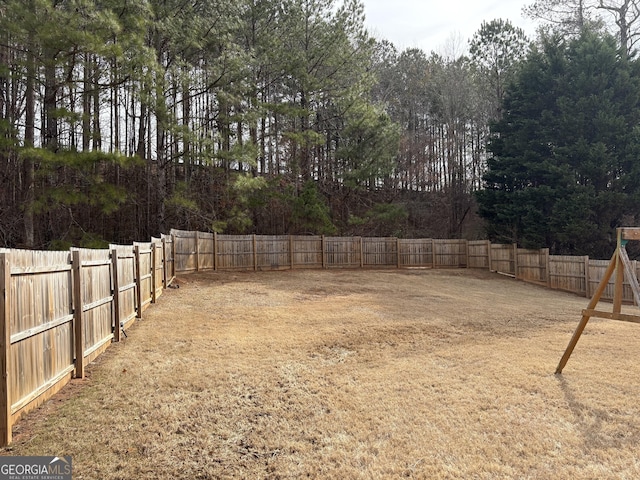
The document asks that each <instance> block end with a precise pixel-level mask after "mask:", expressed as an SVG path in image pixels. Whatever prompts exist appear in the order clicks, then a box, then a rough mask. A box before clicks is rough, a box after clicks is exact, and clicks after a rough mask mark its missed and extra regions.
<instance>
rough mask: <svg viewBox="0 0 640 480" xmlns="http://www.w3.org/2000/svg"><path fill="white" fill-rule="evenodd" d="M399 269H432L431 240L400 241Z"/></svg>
mask: <svg viewBox="0 0 640 480" xmlns="http://www.w3.org/2000/svg"><path fill="white" fill-rule="evenodd" d="M398 243H399V248H400V264H399V266H400V267H423V268H424V267H433V240H432V239H430V238H422V239H404V238H403V239H400V240H398Z"/></svg>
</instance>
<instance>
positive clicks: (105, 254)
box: [71, 249, 115, 377]
mask: <svg viewBox="0 0 640 480" xmlns="http://www.w3.org/2000/svg"><path fill="white" fill-rule="evenodd" d="M71 254H72V256H73V264H74V270H73V271H74V282H76V281H77V282H79V288H78V285H75V284H74V313H75V322H77V325H76V337H75V342H76V376H79V377H83V376H84V366H85V365H87V364H89V363H91V362H92V361H93V360H94V359H95V358H96V357H97V356H98V355H100V354H101V353H102V352H104V351H105V350H106V348H107V347H108V346H109V344H110V343H111V340H112V339H113V329H114V325H113V321H114V318H115V313H114V301H113V298H114V297H113V294H112V289H111V280H112V267H113V266H112V262H111V252H110V251H109V250H89V249H72V251H71ZM78 293H79V296H76V294H78Z"/></svg>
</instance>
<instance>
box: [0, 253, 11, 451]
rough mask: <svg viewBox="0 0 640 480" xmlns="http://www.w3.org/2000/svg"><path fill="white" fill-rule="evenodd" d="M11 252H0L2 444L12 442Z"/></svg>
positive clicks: (0, 436) (0, 443)
mask: <svg viewBox="0 0 640 480" xmlns="http://www.w3.org/2000/svg"><path fill="white" fill-rule="evenodd" d="M9 256H10V254H9V253H0V294H1V295H2V296H1V297H0V301H2V309H0V374H1V376H0V446H3V447H6V446H7V445H9V444H10V443H11V440H12V436H11V397H12V395H11V392H10V391H9V385H10V384H9V372H10V371H11V369H10V362H11V355H10V353H11V260H10V258H9Z"/></svg>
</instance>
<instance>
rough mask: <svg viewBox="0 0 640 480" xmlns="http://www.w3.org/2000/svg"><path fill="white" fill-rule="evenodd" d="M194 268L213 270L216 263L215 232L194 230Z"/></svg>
mask: <svg viewBox="0 0 640 480" xmlns="http://www.w3.org/2000/svg"><path fill="white" fill-rule="evenodd" d="M195 264H196V270H198V271H200V270H213V269H214V268H215V265H216V250H215V234H214V233H204V232H196V262H195Z"/></svg>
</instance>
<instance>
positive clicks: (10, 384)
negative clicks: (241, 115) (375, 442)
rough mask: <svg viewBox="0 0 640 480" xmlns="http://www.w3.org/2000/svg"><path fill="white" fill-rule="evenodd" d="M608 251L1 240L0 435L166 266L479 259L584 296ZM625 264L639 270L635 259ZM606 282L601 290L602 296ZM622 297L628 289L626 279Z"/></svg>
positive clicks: (0, 439)
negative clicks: (49, 244)
mask: <svg viewBox="0 0 640 480" xmlns="http://www.w3.org/2000/svg"><path fill="white" fill-rule="evenodd" d="M607 265H608V261H601V260H591V259H589V258H588V257H569V256H558V255H549V250H548V249H542V250H525V249H520V248H517V246H516V245H500V244H492V243H490V242H489V241H486V240H481V241H467V240H441V239H399V238H395V237H383V238H378V237H375V238H374V237H325V236H297V235H218V234H215V233H203V232H188V231H182V230H172V231H171V233H170V234H169V235H161V236H160V237H159V238H152V239H151V241H150V242H141V243H140V242H135V243H134V244H133V245H110V246H109V249H107V250H89V249H76V248H74V249H71V250H70V251H68V252H42V251H26V250H6V249H0V327H1V328H0V371H1V372H6V374H5V375H0V444H1V445H3V446H4V445H7V444H8V443H10V442H11V438H12V435H11V428H12V425H13V424H14V423H15V422H16V421H17V419H18V418H19V417H20V416H21V415H22V414H24V413H26V412H27V411H29V410H31V409H33V408H35V407H37V406H38V405H40V404H41V403H42V402H44V401H45V400H47V399H48V398H50V397H51V396H52V395H53V394H55V393H56V392H57V391H58V390H60V388H62V387H63V386H64V385H65V384H66V383H67V382H69V380H70V379H71V378H72V377H74V376H76V377H82V376H83V375H84V369H85V366H86V365H87V364H88V363H90V362H91V361H93V360H94V359H95V358H96V357H97V356H98V355H100V353H102V352H103V351H104V350H105V349H106V348H107V347H108V346H109V345H110V344H111V342H113V341H116V342H117V341H120V339H121V335H126V331H127V329H128V328H129V327H130V326H131V325H132V324H133V322H134V320H135V319H136V318H140V317H141V316H142V313H143V311H144V310H145V309H146V308H148V307H149V306H150V305H151V304H153V303H155V301H156V300H157V299H158V297H160V296H161V295H162V293H163V291H164V289H165V288H167V287H168V286H169V285H170V284H171V283H172V281H173V280H174V279H175V277H176V274H178V273H181V274H186V273H190V272H197V271H206V270H220V271H224V270H229V271H233V270H282V269H297V268H306V269H309V268H316V269H322V268H325V269H332V268H478V269H488V270H491V271H495V272H499V273H503V274H506V275H510V276H513V277H515V278H517V279H519V280H523V281H526V282H532V283H536V284H538V285H545V286H547V287H549V288H553V289H558V290H565V291H568V292H573V293H576V294H579V295H584V296H587V297H590V296H591V294H592V293H593V291H594V290H595V288H596V286H597V285H598V283H599V282H600V279H601V278H602V276H603V274H604V270H605V269H606V266H607ZM633 268H634V270H635V271H636V274H637V271H638V265H637V262H633ZM612 297H613V284H611V285H609V286H608V287H607V288H606V289H605V292H604V295H603V298H605V299H609V300H611V299H612ZM624 301H626V302H628V303H632V302H633V301H634V300H633V294H632V291H631V288H630V286H629V284H628V280H627V279H625V287H624Z"/></svg>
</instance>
